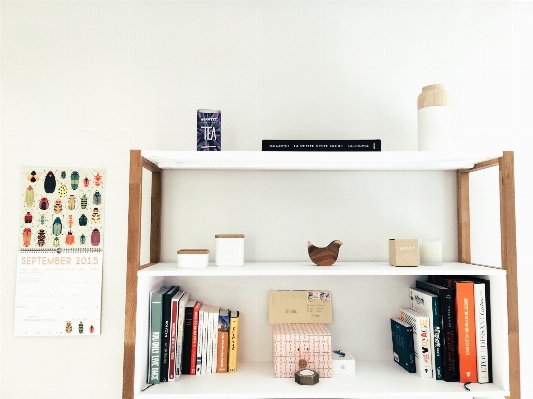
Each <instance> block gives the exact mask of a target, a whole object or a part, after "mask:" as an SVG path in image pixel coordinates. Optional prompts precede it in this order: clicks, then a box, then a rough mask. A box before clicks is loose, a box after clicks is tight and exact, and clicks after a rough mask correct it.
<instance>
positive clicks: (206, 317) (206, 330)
mask: <svg viewBox="0 0 533 399" xmlns="http://www.w3.org/2000/svg"><path fill="white" fill-rule="evenodd" d="M209 309H211V306H205V308H204V322H203V324H202V336H203V339H202V354H201V357H202V369H201V371H200V374H207V341H209Z"/></svg>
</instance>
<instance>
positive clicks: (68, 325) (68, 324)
mask: <svg viewBox="0 0 533 399" xmlns="http://www.w3.org/2000/svg"><path fill="white" fill-rule="evenodd" d="M65 332H66V333H67V334H70V333H71V332H72V322H71V321H70V320H69V321H67V322H66V323H65Z"/></svg>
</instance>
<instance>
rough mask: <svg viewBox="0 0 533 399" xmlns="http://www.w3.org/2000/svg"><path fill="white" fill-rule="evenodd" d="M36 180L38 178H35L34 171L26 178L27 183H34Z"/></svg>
mask: <svg viewBox="0 0 533 399" xmlns="http://www.w3.org/2000/svg"><path fill="white" fill-rule="evenodd" d="M37 180H39V176H37V173H35V171H34V170H32V171H31V173H30V175H29V176H28V181H31V182H32V183H35V182H36V181H37Z"/></svg>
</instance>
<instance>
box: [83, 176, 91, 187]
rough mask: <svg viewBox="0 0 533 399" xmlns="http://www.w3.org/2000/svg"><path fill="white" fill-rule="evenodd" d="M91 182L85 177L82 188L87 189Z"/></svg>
mask: <svg viewBox="0 0 533 399" xmlns="http://www.w3.org/2000/svg"><path fill="white" fill-rule="evenodd" d="M90 182H91V181H90V180H89V179H88V178H87V176H85V179H83V187H85V188H87V187H89V183H90Z"/></svg>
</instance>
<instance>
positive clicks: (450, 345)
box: [416, 281, 459, 382]
mask: <svg viewBox="0 0 533 399" xmlns="http://www.w3.org/2000/svg"><path fill="white" fill-rule="evenodd" d="M416 288H419V289H421V290H424V291H427V292H430V293H432V294H435V295H438V297H439V307H440V318H441V320H440V323H441V329H442V334H441V335H440V339H441V348H443V351H442V352H443V353H442V356H443V359H444V373H443V378H444V381H446V382H457V381H459V379H458V369H457V363H456V355H455V354H456V353H457V348H456V345H455V342H456V338H455V318H454V315H455V305H454V298H453V296H452V294H451V292H450V289H449V288H445V287H440V286H438V285H435V284H431V283H427V282H424V281H417V282H416Z"/></svg>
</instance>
